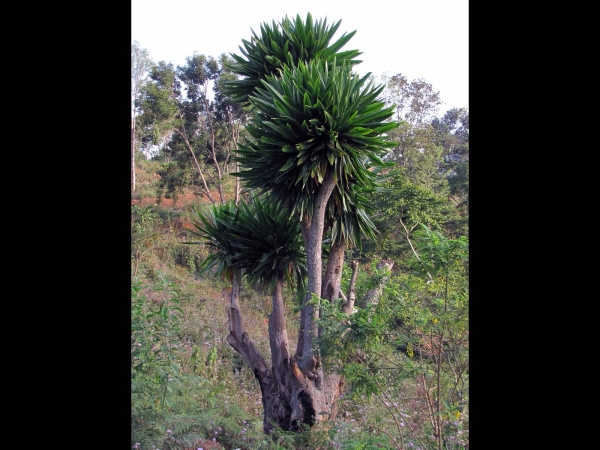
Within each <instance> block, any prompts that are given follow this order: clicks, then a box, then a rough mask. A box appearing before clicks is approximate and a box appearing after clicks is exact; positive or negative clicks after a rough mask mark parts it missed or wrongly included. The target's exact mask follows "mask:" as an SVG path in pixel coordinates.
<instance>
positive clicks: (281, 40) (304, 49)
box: [226, 13, 361, 104]
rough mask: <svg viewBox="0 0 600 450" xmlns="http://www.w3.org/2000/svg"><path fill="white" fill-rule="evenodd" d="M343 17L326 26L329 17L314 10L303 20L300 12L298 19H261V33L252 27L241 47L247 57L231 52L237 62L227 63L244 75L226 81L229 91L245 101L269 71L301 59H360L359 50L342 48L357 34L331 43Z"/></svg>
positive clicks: (352, 61)
mask: <svg viewBox="0 0 600 450" xmlns="http://www.w3.org/2000/svg"><path fill="white" fill-rule="evenodd" d="M341 22H342V21H341V20H340V21H338V22H336V23H335V24H333V25H332V26H327V19H323V20H316V21H313V18H312V14H311V13H308V14H307V15H306V21H303V20H302V19H301V17H300V15H297V16H296V19H295V20H290V19H289V18H288V17H287V16H286V17H285V18H284V19H283V20H282V21H281V22H280V23H279V24H277V23H275V21H273V22H272V24H268V23H262V24H261V26H260V30H261V35H260V36H258V35H257V34H256V33H255V32H254V30H252V38H251V39H250V41H248V40H246V39H242V42H243V44H244V48H242V47H241V46H240V47H239V49H240V52H241V53H242V55H244V57H245V58H244V57H242V56H239V55H236V54H232V55H231V56H232V58H233V59H234V60H235V63H230V64H228V66H229V68H230V70H231V71H232V72H234V73H236V74H237V75H240V76H242V77H243V79H241V80H238V81H231V82H229V83H227V88H226V89H227V90H226V92H227V93H228V94H229V95H231V96H232V97H233V98H234V100H236V101H238V102H240V103H242V104H244V103H247V102H248V100H249V99H248V97H249V96H250V95H251V94H252V93H254V92H255V91H256V89H257V88H259V87H260V86H261V81H262V80H264V79H265V78H266V77H267V76H269V75H277V74H278V72H279V70H280V69H283V68H284V67H286V66H288V67H291V66H295V65H297V64H298V63H300V62H302V61H311V60H322V61H326V62H327V64H328V66H329V67H331V66H334V65H336V64H342V63H344V62H348V63H349V64H351V65H354V64H358V63H360V62H361V61H358V60H355V59H354V58H355V57H356V56H358V55H360V54H361V53H360V52H359V51H358V50H348V51H344V52H340V51H339V50H340V49H341V48H342V47H344V46H345V45H346V43H347V42H348V41H349V40H350V39H351V38H352V36H354V35H355V34H356V31H353V32H351V33H348V34H346V33H344V34H343V35H342V36H341V37H340V38H339V39H338V40H337V41H336V42H334V43H332V44H331V45H329V42H330V41H331V39H332V38H333V35H334V34H335V33H336V31H337V29H338V28H339V26H340V23H341Z"/></svg>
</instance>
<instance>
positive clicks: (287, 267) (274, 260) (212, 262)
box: [188, 197, 307, 292]
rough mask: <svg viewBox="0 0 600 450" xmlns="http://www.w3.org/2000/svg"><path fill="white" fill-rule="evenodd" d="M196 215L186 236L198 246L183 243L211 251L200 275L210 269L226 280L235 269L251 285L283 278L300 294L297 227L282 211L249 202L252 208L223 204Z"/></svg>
mask: <svg viewBox="0 0 600 450" xmlns="http://www.w3.org/2000/svg"><path fill="white" fill-rule="evenodd" d="M197 214H198V217H199V219H200V222H199V223H198V222H194V226H195V228H196V231H193V230H191V233H192V234H193V235H195V236H199V237H200V238H202V242H188V243H189V244H198V243H205V244H207V245H208V246H209V247H212V249H213V251H214V252H213V253H212V254H211V255H210V256H209V257H208V258H206V259H205V261H204V263H203V265H202V266H201V271H202V272H205V271H207V270H209V269H210V268H212V267H215V266H216V268H217V271H216V272H217V273H216V274H217V275H218V276H221V277H223V278H225V279H229V280H231V279H232V275H233V270H235V269H239V270H242V271H243V273H244V277H245V278H246V279H248V280H249V281H250V282H251V283H252V284H254V283H257V282H263V283H272V282H274V281H275V280H276V279H277V278H278V277H279V276H285V277H286V278H287V280H288V282H290V283H292V284H295V283H298V287H299V288H300V289H299V290H300V291H302V292H303V290H304V284H305V283H304V280H305V277H306V274H307V269H306V264H305V259H306V255H305V251H304V246H303V245H304V244H303V241H302V237H301V232H300V224H299V223H298V221H297V220H293V219H292V218H291V217H290V213H289V211H286V209H285V208H282V207H281V206H280V205H277V204H275V203H273V202H268V201H266V199H261V198H259V197H255V198H254V199H253V201H252V203H244V202H241V203H240V204H239V205H235V204H234V203H233V202H228V203H226V204H224V205H214V206H212V207H211V208H210V209H209V211H208V212H207V213H206V214H203V213H201V212H198V213H197Z"/></svg>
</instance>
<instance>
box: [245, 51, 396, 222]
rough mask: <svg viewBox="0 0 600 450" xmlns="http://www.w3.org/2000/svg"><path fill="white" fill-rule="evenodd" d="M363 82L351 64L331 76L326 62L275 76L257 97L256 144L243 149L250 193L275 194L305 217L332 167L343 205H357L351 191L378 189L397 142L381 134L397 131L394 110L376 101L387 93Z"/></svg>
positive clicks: (344, 208) (251, 126) (346, 208)
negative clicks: (379, 173) (377, 181)
mask: <svg viewBox="0 0 600 450" xmlns="http://www.w3.org/2000/svg"><path fill="white" fill-rule="evenodd" d="M367 79H368V77H367V76H365V77H362V78H359V77H358V76H357V75H355V74H353V73H351V72H350V70H349V67H348V66H347V65H342V66H336V67H333V68H331V69H328V68H327V66H326V64H323V63H322V62H320V61H314V62H307V63H302V62H300V63H299V64H298V66H297V67H292V68H289V67H285V68H284V69H283V70H282V72H281V74H280V76H278V77H276V76H268V77H267V78H266V81H265V82H264V83H263V88H257V90H256V94H255V95H253V96H251V97H250V101H251V103H252V104H253V105H254V106H255V108H256V114H255V115H254V116H253V118H252V120H251V123H250V124H249V125H248V127H247V130H248V133H249V134H250V135H251V136H252V137H253V138H254V141H252V142H246V143H245V144H244V145H242V144H240V149H239V157H238V158H237V160H238V161H239V162H240V164H241V166H242V170H240V172H238V173H237V174H236V175H237V176H239V177H240V178H241V179H242V180H243V181H244V182H245V184H246V186H247V187H248V188H251V189H259V190H260V192H267V191H268V192H270V195H271V196H272V197H273V198H274V199H276V200H277V201H279V202H281V204H282V205H283V206H285V207H288V208H290V210H291V211H292V213H296V214H299V215H300V216H302V214H303V213H304V211H306V212H307V213H308V214H309V215H312V213H313V208H314V204H313V201H314V195H315V192H316V190H317V189H318V187H319V186H320V185H321V184H322V182H323V179H324V177H325V173H326V171H327V170H328V167H331V168H332V169H333V171H334V174H335V182H336V184H337V186H338V196H337V197H336V199H337V200H338V202H339V203H338V204H336V205H335V206H336V207H337V208H339V209H341V210H342V211H344V212H346V211H349V210H350V209H351V206H352V205H353V203H354V204H356V203H357V199H358V197H357V196H352V195H351V194H349V193H350V192H352V187H354V186H360V185H363V186H365V187H366V188H368V187H372V186H374V184H375V177H376V173H375V172H373V171H371V170H370V169H371V168H376V167H378V168H385V167H389V165H388V164H385V163H384V162H383V161H382V160H381V158H380V157H381V156H382V155H383V154H384V153H385V149H386V148H391V147H393V146H394V144H393V143H391V142H389V141H387V140H386V139H385V138H382V137H381V135H382V134H384V133H385V132H387V131H389V130H391V129H393V128H395V127H396V126H397V124H395V123H389V122H385V120H386V119H387V118H389V117H390V116H391V114H392V108H391V107H390V108H384V104H383V102H379V101H376V99H377V96H378V95H379V93H380V92H381V90H382V88H381V87H379V88H376V87H373V86H372V84H371V83H370V82H369V83H368V84H367V85H366V86H365V83H366V82H367Z"/></svg>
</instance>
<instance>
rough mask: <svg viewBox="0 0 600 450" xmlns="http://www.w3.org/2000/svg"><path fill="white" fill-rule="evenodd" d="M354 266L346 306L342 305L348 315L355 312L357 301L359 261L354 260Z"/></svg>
mask: <svg viewBox="0 0 600 450" xmlns="http://www.w3.org/2000/svg"><path fill="white" fill-rule="evenodd" d="M350 267H352V277H351V278H350V287H349V289H348V299H347V300H346V303H344V306H342V311H343V312H344V313H346V314H348V315H350V314H353V313H354V302H355V301H356V291H355V286H356V277H357V276H358V261H356V260H355V261H352V264H351V265H350Z"/></svg>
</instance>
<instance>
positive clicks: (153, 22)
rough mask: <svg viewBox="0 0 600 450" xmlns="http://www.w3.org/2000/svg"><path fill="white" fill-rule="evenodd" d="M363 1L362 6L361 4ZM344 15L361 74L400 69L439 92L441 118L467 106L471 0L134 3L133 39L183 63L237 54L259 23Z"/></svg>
mask: <svg viewBox="0 0 600 450" xmlns="http://www.w3.org/2000/svg"><path fill="white" fill-rule="evenodd" d="M360 5H363V6H360ZM308 12H310V13H311V14H312V16H313V20H322V19H325V18H327V24H328V25H333V24H334V23H335V22H337V21H338V20H340V19H341V21H342V22H341V24H340V26H339V28H338V32H337V34H336V36H334V39H333V40H332V41H331V42H333V41H334V40H335V39H336V37H339V36H341V35H342V34H343V33H344V32H346V33H350V32H352V31H354V30H356V34H355V35H354V37H353V38H352V39H350V41H349V42H348V43H347V44H346V46H345V47H343V48H342V50H354V49H356V50H359V51H360V52H362V55H360V56H359V59H362V61H363V62H362V63H360V64H358V65H357V66H355V71H356V72H358V73H359V74H361V75H364V74H365V73H366V72H372V74H373V75H376V76H377V77H379V76H381V74H383V73H387V75H389V76H392V75H397V74H402V75H404V76H406V78H407V80H408V81H409V82H411V81H413V80H416V79H423V80H425V82H426V83H428V84H431V85H432V88H433V90H434V91H436V92H439V93H440V97H441V99H442V101H443V104H442V105H441V107H440V110H439V115H443V113H444V112H445V111H447V110H448V109H451V108H468V107H469V0H378V1H375V0H370V1H365V0H361V1H360V2H359V1H357V0H296V1H293V2H292V1H286V0H131V42H132V43H133V42H134V41H137V42H139V44H140V46H141V47H142V48H144V49H146V50H148V53H149V55H150V58H151V59H152V60H153V61H154V62H159V61H166V62H167V63H172V64H173V65H174V66H179V65H184V64H185V62H186V61H185V58H186V57H188V56H192V55H193V53H194V51H196V52H197V53H199V54H204V55H206V56H213V57H215V58H217V57H218V56H219V55H220V54H221V53H227V54H229V53H236V54H238V55H240V56H242V53H241V52H240V50H239V46H240V45H242V39H246V40H250V37H251V36H252V32H251V30H250V29H253V30H254V31H255V32H256V34H258V35H259V36H260V24H261V23H263V22H267V23H269V24H271V22H272V21H273V20H274V21H275V22H279V21H281V19H282V18H283V17H285V16H286V15H287V16H288V17H289V18H290V19H293V18H295V17H296V15H297V14H300V17H302V19H303V20H304V19H306V14H307V13H308Z"/></svg>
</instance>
